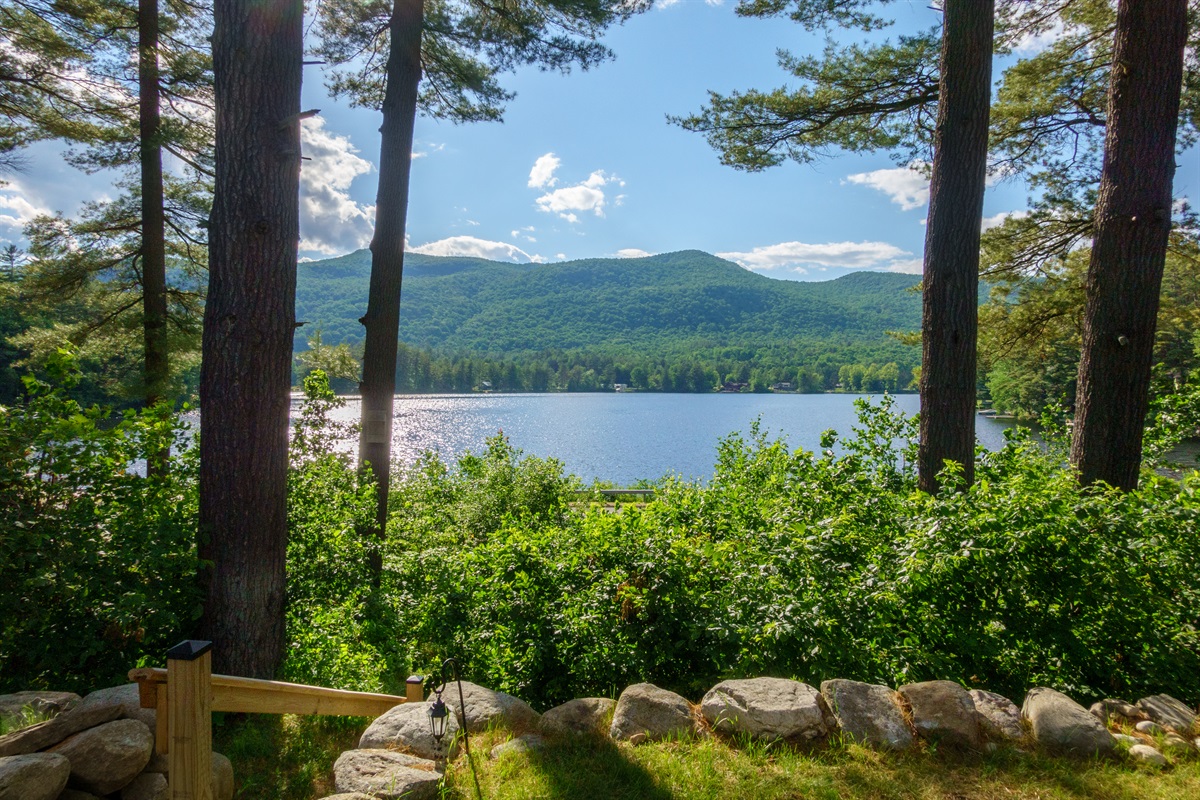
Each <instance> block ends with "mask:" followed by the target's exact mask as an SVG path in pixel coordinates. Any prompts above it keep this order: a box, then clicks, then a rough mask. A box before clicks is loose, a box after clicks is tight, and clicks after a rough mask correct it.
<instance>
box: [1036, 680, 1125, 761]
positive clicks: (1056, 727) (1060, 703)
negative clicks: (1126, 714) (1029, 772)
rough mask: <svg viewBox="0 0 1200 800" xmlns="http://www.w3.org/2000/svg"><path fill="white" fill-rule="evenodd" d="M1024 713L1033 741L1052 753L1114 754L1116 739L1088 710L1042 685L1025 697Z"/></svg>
mask: <svg viewBox="0 0 1200 800" xmlns="http://www.w3.org/2000/svg"><path fill="white" fill-rule="evenodd" d="M1021 714H1022V716H1024V717H1025V718H1026V719H1028V720H1029V724H1030V728H1031V729H1032V731H1033V738H1034V739H1035V740H1036V741H1037V742H1038V744H1040V745H1042V746H1043V747H1046V748H1049V749H1051V750H1057V751H1060V752H1065V753H1070V754H1074V755H1095V754H1104V753H1110V752H1112V750H1113V749H1114V748H1115V747H1116V740H1115V739H1113V737H1112V735H1111V734H1110V733H1109V732H1108V731H1107V730H1106V729H1105V727H1104V725H1103V724H1102V723H1101V722H1100V720H1098V719H1096V718H1095V717H1094V716H1092V715H1091V714H1090V713H1088V711H1087V709H1085V708H1084V707H1083V706H1081V705H1079V704H1078V703H1076V702H1075V701H1074V700H1072V699H1071V698H1069V697H1067V696H1066V695H1065V694H1062V693H1061V692H1056V691H1055V690H1053V689H1049V688H1046V687H1044V686H1039V687H1037V688H1035V689H1030V690H1029V694H1027V695H1025V703H1024V705H1022V707H1021Z"/></svg>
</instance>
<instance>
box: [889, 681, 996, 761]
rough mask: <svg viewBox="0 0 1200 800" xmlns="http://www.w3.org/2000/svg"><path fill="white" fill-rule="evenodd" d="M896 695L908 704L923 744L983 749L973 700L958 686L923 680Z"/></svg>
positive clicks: (902, 688)
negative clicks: (930, 743)
mask: <svg viewBox="0 0 1200 800" xmlns="http://www.w3.org/2000/svg"><path fill="white" fill-rule="evenodd" d="M899 692H900V696H901V697H903V698H904V699H905V700H906V701H908V706H909V708H910V709H911V712H912V723H913V727H915V728H916V729H917V735H918V736H920V737H921V738H922V739H924V740H925V741H927V742H935V743H937V744H939V745H941V746H944V747H950V748H954V749H958V750H979V749H981V748H982V747H983V732H982V731H981V730H980V728H979V715H978V714H977V713H976V712H975V701H973V700H972V699H971V695H970V694H968V693H967V690H966V689H964V688H963V687H962V686H960V685H959V684H957V683H955V682H954V681H924V682H923V683H910V684H908V685H907V686H901V687H900V689H899Z"/></svg>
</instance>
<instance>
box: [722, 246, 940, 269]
mask: <svg viewBox="0 0 1200 800" xmlns="http://www.w3.org/2000/svg"><path fill="white" fill-rule="evenodd" d="M717 255H718V256H719V257H721V258H725V259H728V260H730V261H733V262H735V263H737V264H740V265H742V266H743V267H745V268H746V269H751V270H755V271H759V272H771V271H773V270H788V271H792V272H799V273H806V272H808V271H809V270H810V269H812V268H815V269H817V270H818V271H820V270H823V269H825V268H828V267H840V268H842V269H876V270H892V269H893V268H894V267H897V266H901V267H903V266H905V265H909V262H910V261H911V257H912V253H910V252H908V251H907V250H901V249H900V248H899V247H896V246H895V245H892V244H888V243H887V242H827V243H825V244H808V243H806V242H781V243H779V244H772V245H766V246H764V247H756V248H754V249H753V250H751V251H750V252H748V253H734V252H731V253H717ZM917 263H918V266H919V264H920V262H917ZM909 266H910V265H909ZM910 268H911V267H910ZM898 271H907V269H900V270H898Z"/></svg>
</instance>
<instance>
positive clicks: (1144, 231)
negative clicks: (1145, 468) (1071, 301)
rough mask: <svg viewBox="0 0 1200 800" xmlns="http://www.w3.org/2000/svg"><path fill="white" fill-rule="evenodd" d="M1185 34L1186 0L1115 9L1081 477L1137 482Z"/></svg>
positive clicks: (1124, 484) (1086, 343)
mask: <svg viewBox="0 0 1200 800" xmlns="http://www.w3.org/2000/svg"><path fill="white" fill-rule="evenodd" d="M1186 41H1187V0H1160V1H1159V2H1148V0H1141V1H1140V2H1139V1H1134V2H1130V0H1121V2H1120V4H1119V5H1118V6H1117V31H1116V41H1115V43H1114V47H1113V67H1112V79H1111V83H1110V84H1109V90H1108V129H1107V130H1106V131H1105V138H1104V167H1103V170H1102V172H1101V174H1100V199H1099V202H1098V203H1097V204H1096V218H1095V233H1094V236H1093V239H1092V254H1091V261H1090V262H1089V264H1088V276H1087V306H1086V308H1085V311H1084V318H1083V351H1082V354H1081V358H1080V362H1079V388H1078V391H1077V394H1076V401H1075V430H1074V438H1073V440H1072V442H1071V463H1072V464H1074V465H1075V468H1076V469H1077V470H1078V471H1079V479H1080V481H1081V482H1082V483H1084V484H1091V483H1095V482H1097V481H1104V482H1105V483H1108V484H1109V485H1111V486H1116V487H1119V488H1121V489H1125V490H1132V489H1136V488H1137V483H1138V470H1139V468H1140V466H1141V461H1142V431H1143V428H1144V426H1145V422H1146V408H1147V405H1148V403H1149V392H1150V367H1151V364H1152V362H1153V360H1154V329H1155V323H1156V320H1157V317H1158V297H1159V291H1160V289H1161V287H1162V274H1163V263H1164V261H1165V259H1166V252H1167V237H1168V235H1169V233H1170V231H1171V180H1172V178H1173V177H1174V175H1175V128H1176V125H1177V123H1178V119H1179V93H1180V88H1181V85H1182V81H1183V50H1184V44H1185V42H1186Z"/></svg>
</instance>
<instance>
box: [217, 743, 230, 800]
mask: <svg viewBox="0 0 1200 800" xmlns="http://www.w3.org/2000/svg"><path fill="white" fill-rule="evenodd" d="M212 789H213V800H233V762H231V761H230V760H229V759H228V758H226V757H225V756H223V755H221V754H220V753H213V754H212Z"/></svg>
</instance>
